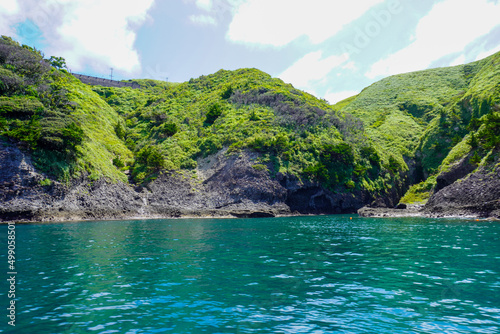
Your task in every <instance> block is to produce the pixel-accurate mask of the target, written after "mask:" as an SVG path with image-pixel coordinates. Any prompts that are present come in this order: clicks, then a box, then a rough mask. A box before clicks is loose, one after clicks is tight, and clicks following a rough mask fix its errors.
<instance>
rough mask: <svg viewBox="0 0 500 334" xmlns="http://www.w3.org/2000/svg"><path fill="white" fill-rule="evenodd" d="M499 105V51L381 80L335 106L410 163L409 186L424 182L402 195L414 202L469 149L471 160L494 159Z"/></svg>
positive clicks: (401, 161) (378, 141) (427, 191)
mask: <svg viewBox="0 0 500 334" xmlns="http://www.w3.org/2000/svg"><path fill="white" fill-rule="evenodd" d="M499 103H500V53H497V54H495V55H493V56H490V57H488V58H486V59H483V60H481V61H477V62H473V63H470V64H466V65H460V66H455V67H448V68H437V69H431V70H425V71H420V72H413V73H407V74H400V75H395V76H392V77H389V78H386V79H383V80H381V81H379V82H377V83H375V84H373V85H372V86H370V87H367V88H366V89H364V90H363V92H362V93H361V94H359V95H358V96H356V97H354V98H351V99H350V100H349V101H343V102H341V104H339V105H338V106H336V107H337V108H339V109H341V110H342V111H344V112H348V113H352V114H354V115H356V116H358V117H359V118H361V119H362V120H363V122H364V124H365V129H366V132H367V134H368V136H369V137H370V138H372V139H373V140H374V141H375V142H376V143H377V144H378V145H380V147H382V148H383V149H384V151H386V152H390V154H391V155H393V156H394V157H395V158H397V159H398V160H399V162H400V163H406V162H411V164H412V165H413V167H412V169H414V171H413V180H412V182H413V183H418V182H420V181H422V184H420V185H418V186H415V187H413V188H412V190H411V191H410V193H409V194H408V196H407V197H405V201H407V202H413V201H419V200H425V199H426V198H428V196H429V194H430V193H431V192H432V189H433V186H434V185H435V182H436V177H437V175H439V174H440V173H442V172H446V171H447V170H448V169H449V168H450V166H451V165H453V164H454V163H457V162H458V161H460V160H461V159H464V158H468V157H469V155H470V156H472V155H473V154H474V152H471V151H472V150H474V151H477V155H476V157H475V160H477V159H478V158H480V160H482V157H485V156H489V157H490V158H489V161H490V162H493V161H497V160H498V159H497V158H496V157H497V156H498V127H497V125H496V124H497V121H496V120H497V119H498V117H499V116H498V115H499V114H498V105H499ZM495 131H496V133H497V134H495ZM471 139H472V140H471ZM471 143H472V144H471ZM482 166H486V165H484V164H483V165H482ZM493 167H494V164H492V165H490V166H489V168H493Z"/></svg>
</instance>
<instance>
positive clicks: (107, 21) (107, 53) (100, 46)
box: [9, 0, 154, 73]
mask: <svg viewBox="0 0 500 334" xmlns="http://www.w3.org/2000/svg"><path fill="white" fill-rule="evenodd" d="M153 3H154V0H143V1H135V0H122V1H120V2H119V3H118V2H112V1H102V0H80V1H74V0H42V1H39V0H38V1H37V0H18V1H17V2H16V4H17V6H18V7H19V8H20V13H22V14H21V15H16V16H10V21H9V24H10V25H11V26H12V25H13V24H16V23H21V22H24V21H26V20H30V21H31V22H33V23H34V24H35V25H36V26H37V27H38V28H39V30H40V31H41V32H42V33H43V37H44V38H45V42H46V43H47V44H48V48H47V49H46V50H44V51H45V53H46V54H47V55H48V56H50V55H55V56H62V57H64V58H66V61H67V64H68V66H69V67H70V68H72V69H73V70H76V71H78V70H82V69H83V68H84V67H85V66H86V65H91V66H92V67H94V69H95V70H97V71H103V70H105V71H106V72H107V71H108V70H109V67H113V68H114V69H115V70H121V71H124V72H128V73H133V72H138V71H139V70H140V63H139V55H138V53H137V51H136V50H135V48H134V43H135V39H136V30H137V28H138V27H139V26H140V25H141V24H143V23H144V21H145V20H146V19H147V12H148V10H149V9H150V8H151V7H152V5H153ZM20 37H26V36H20Z"/></svg>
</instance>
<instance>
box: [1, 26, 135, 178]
mask: <svg viewBox="0 0 500 334" xmlns="http://www.w3.org/2000/svg"><path fill="white" fill-rule="evenodd" d="M120 121H121V117H120V116H119V115H118V114H117V113H116V111H115V110H114V109H113V108H111V107H110V106H109V105H107V104H106V103H105V102H104V101H103V100H102V99H101V98H100V97H99V95H97V94H96V93H94V92H93V91H92V89H91V87H89V86H87V85H84V84H82V83H81V82H80V81H79V80H77V79H76V78H74V77H73V76H72V75H70V74H69V73H67V72H66V71H64V70H57V69H55V68H52V67H51V66H50V65H49V63H48V61H46V60H44V59H43V57H42V54H41V53H40V52H39V51H37V50H35V49H33V48H31V47H29V46H25V45H23V46H21V45H19V44H18V43H17V42H15V41H13V40H12V39H10V38H8V37H5V36H2V37H1V38H0V137H3V138H5V137H8V138H10V140H13V141H15V142H18V143H19V144H20V146H21V147H23V148H24V149H25V150H27V151H30V153H31V154H32V155H33V158H34V159H33V160H34V163H35V165H36V166H37V167H38V168H39V169H40V170H41V171H43V172H45V173H46V174H47V175H48V176H49V177H50V178H54V179H58V180H64V181H69V180H71V179H72V178H74V177H78V176H79V175H81V174H82V173H85V174H87V175H89V176H90V178H91V179H98V178H100V177H106V178H108V179H111V180H114V181H117V180H121V181H124V182H127V176H126V175H125V173H124V172H123V171H120V170H119V169H118V168H116V167H115V166H114V165H113V163H112V161H113V159H115V158H116V157H121V158H122V159H132V158H133V154H132V152H131V151H130V150H129V149H128V148H127V147H126V146H125V145H124V143H123V141H122V140H120V139H119V138H118V137H117V135H116V133H115V125H116V124H117V123H119V122H120Z"/></svg>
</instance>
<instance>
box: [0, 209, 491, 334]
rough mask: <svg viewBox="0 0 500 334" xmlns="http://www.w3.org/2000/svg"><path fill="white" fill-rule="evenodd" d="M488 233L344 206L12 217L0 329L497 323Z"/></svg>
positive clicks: (389, 329) (299, 328)
mask: <svg viewBox="0 0 500 334" xmlns="http://www.w3.org/2000/svg"><path fill="white" fill-rule="evenodd" d="M0 230H1V234H0V238H1V240H2V241H1V243H0V246H1V247H2V249H3V250H4V251H2V252H1V257H0V260H1V261H2V263H3V264H5V263H6V262H7V257H6V253H7V251H6V249H7V243H6V240H7V226H5V225H3V226H0ZM499 236H500V223H498V222H475V221H463V220H431V219H409V218H406V219H367V218H359V217H354V218H353V219H352V220H350V219H349V217H348V216H316V217H294V218H275V219H255V220H246V219H241V220H236V219H220V220H209V219H200V220H150V221H103V222H81V223H64V224H44V225H37V224H34V225H19V224H18V225H17V226H16V245H17V248H16V253H17V254H16V255H17V258H16V269H17V272H18V274H17V283H16V297H17V299H16V327H15V328H13V327H11V326H8V325H7V321H8V319H7V317H6V316H5V315H6V313H7V311H3V312H4V313H5V315H2V317H1V318H0V319H2V320H0V321H1V323H0V329H1V330H0V331H1V332H4V333H11V332H12V333H500V242H499ZM2 268H6V266H3V267H2ZM3 270H4V272H7V269H3ZM5 276H6V275H5ZM2 281H5V280H2ZM3 287H4V288H3ZM7 290H8V287H7V286H6V285H2V290H1V291H0V295H1V300H2V304H3V305H2V307H1V309H3V310H5V309H6V307H7V306H8V301H7V294H6V291H7Z"/></svg>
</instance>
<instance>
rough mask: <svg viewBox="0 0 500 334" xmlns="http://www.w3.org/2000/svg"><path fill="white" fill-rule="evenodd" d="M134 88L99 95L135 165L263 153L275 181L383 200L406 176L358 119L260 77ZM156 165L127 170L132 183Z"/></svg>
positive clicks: (188, 165) (229, 75) (245, 74)
mask: <svg viewBox="0 0 500 334" xmlns="http://www.w3.org/2000/svg"><path fill="white" fill-rule="evenodd" d="M135 82H137V83H138V84H140V85H141V86H142V89H139V90H130V89H126V88H125V89H123V88H107V87H94V91H95V92H96V93H98V94H99V95H100V96H101V97H102V98H103V100H105V101H106V103H108V104H109V105H110V106H112V107H113V108H114V109H115V110H116V111H117V112H118V113H119V114H120V115H121V116H122V117H123V120H124V124H123V131H124V136H123V140H124V142H125V143H126V144H127V146H128V148H129V149H130V150H131V151H133V152H135V154H136V157H137V156H138V155H141V156H143V155H144V154H147V152H149V150H151V149H153V152H161V154H162V156H163V158H164V160H162V161H161V166H162V167H164V168H166V169H193V168H195V167H196V166H197V161H198V160H199V159H202V158H206V157H208V156H209V155H211V154H214V153H217V152H218V151H220V150H221V149H223V148H227V150H228V151H227V152H228V154H235V153H238V152H240V151H242V150H252V151H256V152H259V153H261V158H260V160H259V161H256V166H266V169H267V170H269V171H270V173H271V175H276V174H277V173H284V174H293V175H295V176H298V177H299V178H301V179H303V180H313V181H317V182H320V183H322V184H323V185H324V186H325V187H327V188H329V189H331V190H335V191H342V192H345V191H354V190H361V189H365V190H369V191H372V192H381V193H383V192H385V191H386V190H387V189H388V188H389V187H392V186H393V184H394V183H395V182H397V180H398V177H397V175H398V173H399V172H400V170H401V169H402V165H400V164H397V163H396V164H394V163H393V164H392V165H390V163H389V158H387V159H386V160H384V159H383V158H382V157H381V154H380V152H379V151H377V149H376V148H375V147H374V146H373V145H372V143H371V141H370V140H369V138H367V137H366V135H365V133H364V129H363V123H362V122H361V121H360V120H359V119H357V118H356V117H353V116H352V115H350V114H341V113H338V112H336V111H335V109H333V108H332V106H330V105H329V104H328V103H327V102H326V101H324V100H320V99H317V98H315V97H313V96H311V95H310V94H307V93H304V92H302V91H299V90H296V89H295V88H293V86H291V85H289V84H285V83H284V82H282V81H281V80H279V79H274V78H272V77H271V76H269V75H268V74H265V73H263V72H261V71H259V70H256V69H241V70H237V71H224V70H221V71H219V72H217V73H215V74H212V75H208V76H202V77H200V78H198V79H191V80H190V81H189V82H185V83H180V84H171V83H164V82H155V81H152V80H135ZM120 129H121V128H120ZM155 161H157V160H155ZM151 162H152V161H149V162H148V159H147V158H142V159H136V160H135V162H134V163H133V164H132V165H130V166H129V167H130V169H131V176H132V178H133V180H134V181H135V182H144V181H148V180H149V179H151V178H154V177H156V175H157V174H158V172H159V171H160V170H161V168H158V161H157V164H156V165H152V164H151Z"/></svg>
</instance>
